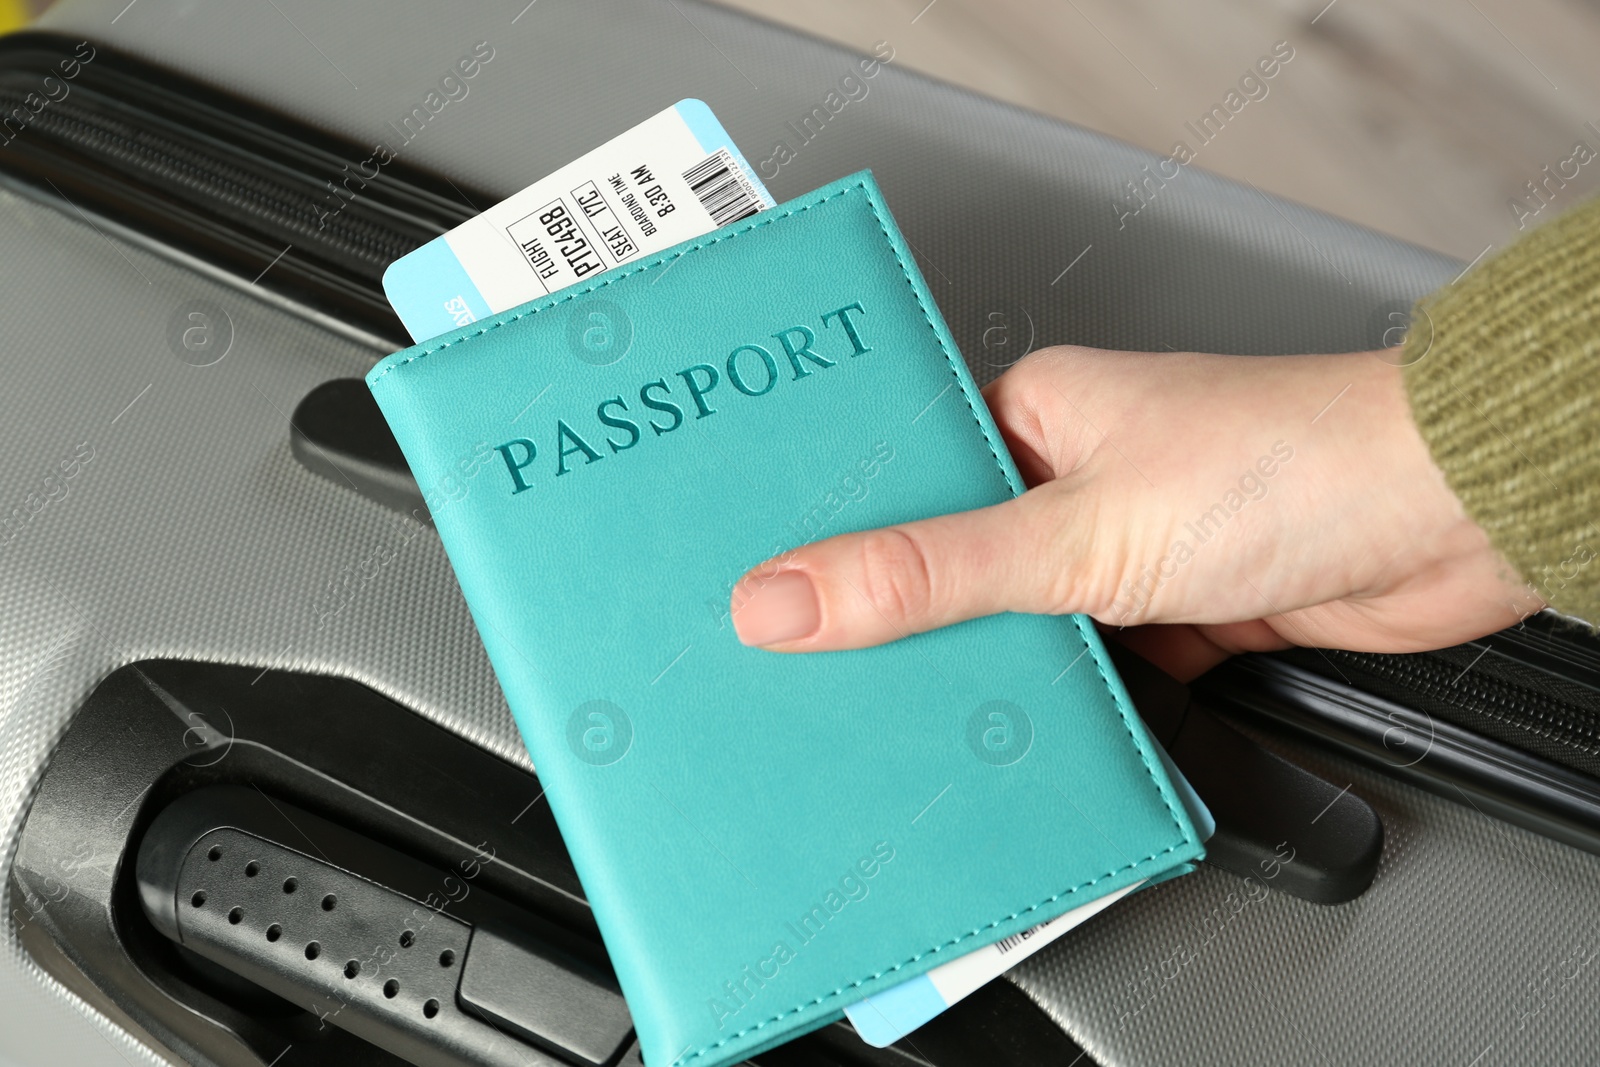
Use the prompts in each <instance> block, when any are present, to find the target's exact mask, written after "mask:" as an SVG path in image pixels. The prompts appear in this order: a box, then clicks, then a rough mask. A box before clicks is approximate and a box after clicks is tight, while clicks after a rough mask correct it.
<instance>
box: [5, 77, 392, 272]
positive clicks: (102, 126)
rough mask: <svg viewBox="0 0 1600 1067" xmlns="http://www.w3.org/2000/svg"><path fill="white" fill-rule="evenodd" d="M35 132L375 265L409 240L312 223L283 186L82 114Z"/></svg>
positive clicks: (59, 108)
mask: <svg viewBox="0 0 1600 1067" xmlns="http://www.w3.org/2000/svg"><path fill="white" fill-rule="evenodd" d="M21 103H22V97H21V96H20V95H18V94H17V93H16V92H15V91H14V90H11V91H6V90H0V107H3V108H4V109H5V110H7V111H9V110H10V109H11V107H12V106H13V105H21ZM29 125H30V126H33V127H37V128H38V129H39V130H40V131H41V132H45V133H48V134H51V135H53V136H55V137H57V138H59V139H60V140H63V141H66V142H68V143H71V144H73V145H75V146H78V147H80V148H83V149H85V150H87V151H88V152H89V153H90V154H92V155H95V156H98V157H100V158H103V159H113V160H117V161H120V162H121V163H124V164H127V165H130V166H132V167H133V168H136V169H138V170H139V171H142V172H144V173H145V174H147V175H151V176H154V177H156V178H158V179H161V180H162V184H164V185H166V186H167V187H169V188H172V187H177V188H180V189H182V190H185V191H187V192H190V193H195V194H198V195H200V196H203V197H205V198H207V199H211V200H215V201H221V202H223V203H226V204H229V205H231V206H233V207H235V208H239V209H242V210H244V211H247V212H249V213H250V214H253V215H255V216H256V217H258V218H260V219H261V220H263V221H264V222H265V223H267V224H269V225H271V226H274V227H276V228H278V229H281V230H284V231H287V232H288V233H290V234H292V235H295V236H297V237H299V238H301V239H303V240H305V241H306V243H308V244H313V245H317V246H321V247H323V248H325V249H331V250H334V251H336V252H341V253H343V254H345V255H347V256H353V257H355V258H357V259H360V260H363V261H366V262H369V263H372V264H374V265H378V266H382V265H386V264H388V263H390V262H392V261H393V260H394V259H396V258H398V257H399V256H402V255H404V254H405V253H406V252H409V251H411V249H412V247H414V242H411V241H409V240H407V239H406V238H405V237H403V236H401V235H399V234H397V233H395V232H394V231H393V230H390V229H388V228H386V227H383V226H381V225H379V224H376V223H373V222H371V221H370V220H367V219H362V218H359V217H355V216H351V215H347V214H345V213H344V212H337V213H329V214H328V215H326V216H325V217H324V218H323V219H322V220H321V222H322V225H319V220H318V216H317V214H316V210H315V208H316V207H317V206H318V205H317V202H316V201H315V200H313V199H312V198H311V197H308V196H306V195H305V194H303V193H301V192H299V191H298V190H295V189H293V188H291V187H289V186H288V185H286V184H284V183H281V182H275V181H273V180H271V179H269V178H265V177H263V176H261V175H260V174H258V173H253V172H251V171H249V170H246V169H245V168H242V167H239V166H237V165H235V164H232V163H229V162H227V161H225V160H220V159H217V158H216V157H215V156H213V155H210V154H207V153H205V152H203V151H199V150H196V149H194V148H192V147H190V146H187V145H184V144H181V143H178V142H176V141H173V140H171V139H169V138H167V137H163V136H161V135H160V134H155V133H150V132H147V131H142V130H136V129H134V128H133V127H131V126H128V125H127V124H125V123H123V122H120V121H118V120H116V119H113V118H108V117H106V116H103V115H90V114H86V113H85V112H84V110H83V109H82V108H75V107H72V106H71V105H67V104H64V103H63V104H57V105H54V106H53V107H51V108H49V109H47V110H45V111H43V112H41V113H40V114H38V115H36V116H35V117H34V118H33V119H32V120H31V121H30V123H29Z"/></svg>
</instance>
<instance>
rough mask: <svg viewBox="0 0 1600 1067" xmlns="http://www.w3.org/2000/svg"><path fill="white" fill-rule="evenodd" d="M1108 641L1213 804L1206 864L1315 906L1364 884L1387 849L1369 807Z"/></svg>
mask: <svg viewBox="0 0 1600 1067" xmlns="http://www.w3.org/2000/svg"><path fill="white" fill-rule="evenodd" d="M1106 647H1107V651H1108V652H1109V653H1110V655H1111V660H1112V662H1113V663H1114V664H1115V665H1116V668H1117V672H1118V673H1119V674H1120V675H1121V676H1122V681H1123V684H1124V685H1125V686H1126V687H1127V689H1128V695H1129V696H1130V697H1132V698H1133V704H1134V707H1136V708H1138V709H1139V714H1140V716H1141V717H1143V719H1144V721H1145V725H1146V726H1147V727H1148V728H1149V729H1150V732H1151V733H1152V734H1154V735H1155V737H1156V739H1157V740H1158V741H1160V742H1161V744H1162V746H1163V747H1165V748H1166V750H1167V754H1168V755H1169V756H1171V757H1172V761H1173V762H1174V763H1176V764H1177V765H1178V768H1179V769H1180V770H1181V771H1183V773H1184V775H1185V776H1186V777H1187V778H1188V779H1189V784H1190V785H1192V786H1194V788H1195V792H1197V793H1199V794H1200V799H1201V800H1203V801H1205V803H1206V806H1207V807H1208V808H1210V809H1211V815H1212V817H1213V818H1214V819H1215V820H1216V823H1217V831H1216V833H1215V834H1214V835H1213V836H1212V838H1211V840H1210V841H1209V842H1207V844H1206V862H1207V863H1209V864H1210V865H1212V866H1213V867H1220V868H1221V869H1223V870H1225V871H1229V872H1231V873H1233V874H1236V875H1238V876H1239V877H1241V878H1251V877H1253V878H1255V879H1256V880H1257V881H1263V880H1270V881H1271V883H1272V887H1273V888H1274V889H1279V890H1282V891H1283V892H1285V893H1288V894H1289V895H1290V896H1295V897H1299V898H1300V899H1302V900H1309V901H1311V902H1313V903H1316V904H1343V903H1345V902H1347V901H1351V900H1354V899H1355V898H1356V897H1358V896H1360V895H1361V894H1362V893H1363V892H1365V891H1366V888H1367V886H1369V885H1371V884H1372V879H1373V876H1374V875H1375V874H1377V871H1378V860H1379V859H1380V858H1381V857H1382V855H1383V820H1381V819H1380V818H1379V817H1378V813H1377V812H1376V811H1374V810H1373V809H1372V807H1371V805H1369V804H1368V803H1367V802H1366V801H1365V800H1362V799H1361V798H1360V797H1358V796H1356V795H1355V794H1354V793H1352V792H1350V790H1349V788H1348V787H1346V788H1344V789H1339V788H1337V787H1335V786H1334V785H1333V784H1332V783H1330V782H1328V781H1326V780H1325V779H1322V778H1319V777H1317V776H1316V775H1314V774H1312V773H1311V772H1310V771H1308V770H1306V769H1304V768H1303V767H1299V766H1297V765H1295V764H1293V763H1290V762H1289V761H1288V760H1286V759H1284V758H1282V757H1281V756H1278V755H1276V754H1274V753H1272V752H1268V751H1267V750H1266V749H1265V748H1263V747H1262V746H1261V745H1259V744H1257V743H1256V742H1255V741H1253V740H1251V739H1250V738H1248V737H1246V736H1245V735H1244V734H1242V733H1240V732H1239V731H1238V730H1236V729H1234V728H1233V727H1232V726H1230V725H1228V723H1226V722H1224V721H1223V720H1222V719H1221V718H1219V717H1218V716H1217V715H1216V714H1215V713H1214V712H1212V711H1211V710H1210V709H1208V708H1206V707H1205V706H1204V705H1203V704H1199V703H1197V702H1196V701H1195V700H1194V697H1193V695H1192V694H1191V693H1190V691H1189V687H1188V686H1186V685H1184V684H1183V683H1182V682H1179V681H1178V680H1177V679H1175V678H1173V677H1172V676H1171V675H1168V674H1166V673H1165V672H1164V671H1162V670H1161V669H1160V668H1158V667H1156V666H1155V664H1153V663H1151V662H1150V661H1149V660H1147V659H1144V658H1143V657H1142V656H1139V655H1138V654H1137V653H1134V652H1132V651H1130V650H1129V649H1127V648H1125V647H1124V646H1122V645H1121V644H1119V643H1117V642H1116V641H1114V640H1113V641H1108V642H1106Z"/></svg>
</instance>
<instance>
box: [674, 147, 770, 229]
mask: <svg viewBox="0 0 1600 1067" xmlns="http://www.w3.org/2000/svg"><path fill="white" fill-rule="evenodd" d="M683 180H684V181H686V182H688V183H689V189H690V190H691V191H692V192H693V193H694V195H695V196H696V197H697V198H698V199H699V201H700V206H701V207H703V208H705V209H706V213H707V214H708V215H710V216H711V221H712V222H713V223H715V224H716V225H718V226H726V225H727V224H728V223H730V222H738V221H739V220H740V219H742V218H746V217H748V216H750V215H754V214H755V213H756V212H758V211H760V210H761V198H760V197H759V196H758V195H757V194H756V191H755V190H754V189H752V188H750V186H749V185H748V184H747V183H746V182H745V180H744V175H743V174H742V173H741V172H740V170H739V165H738V164H737V163H735V162H734V160H733V154H732V153H731V152H729V151H728V150H727V149H726V148H719V149H717V150H716V151H715V152H713V153H711V154H710V155H709V156H707V157H706V158H705V159H702V160H701V161H700V162H698V163H696V164H695V165H694V166H692V167H690V168H689V169H688V170H686V171H684V172H683Z"/></svg>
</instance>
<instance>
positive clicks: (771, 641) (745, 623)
mask: <svg viewBox="0 0 1600 1067" xmlns="http://www.w3.org/2000/svg"><path fill="white" fill-rule="evenodd" d="M821 624H822V608H821V607H820V605H818V603H817V587H816V586H815V585H813V584H812V582H811V579H810V578H809V577H808V576H807V575H806V574H805V573H804V572H803V571H781V572H779V573H778V574H776V575H774V576H773V577H772V579H771V580H770V581H766V582H762V583H761V588H759V589H757V590H756V591H755V593H753V594H752V595H751V597H750V599H749V600H747V601H745V602H744V604H743V605H742V606H741V607H740V608H739V609H738V610H736V611H735V612H734V613H733V629H734V632H735V633H737V634H738V635H739V640H740V641H742V642H744V643H745V644H747V645H753V646H755V647H758V648H764V647H766V646H768V645H778V644H782V643H783V642H785V641H795V640H798V639H799V638H802V637H806V636H808V635H810V634H813V633H816V631H817V627H818V626H820V625H821Z"/></svg>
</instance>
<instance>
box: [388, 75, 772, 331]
mask: <svg viewBox="0 0 1600 1067" xmlns="http://www.w3.org/2000/svg"><path fill="white" fill-rule="evenodd" d="M772 206H773V200H772V196H771V194H769V193H768V192H767V190H766V188H765V187H764V186H763V185H762V184H761V181H760V179H758V178H757V177H756V174H755V171H753V170H752V169H751V168H750V165H749V163H747V162H746V161H745V159H744V156H742V155H741V154H740V153H739V150H738V148H737V147H735V146H734V144H733V142H732V140H731V139H730V138H729V137H728V134H727V131H725V130H724V129H723V128H722V124H721V123H720V122H718V121H717V118H716V116H715V115H713V114H712V113H711V109H710V108H709V107H707V106H706V105H705V104H704V103H702V102H701V101H699V100H681V101H679V102H678V103H677V104H675V105H673V106H672V107H669V108H667V109H666V110H665V111H662V112H660V113H659V114H657V115H654V116H652V117H651V118H648V119H646V120H645V121H644V122H641V123H640V124H639V125H637V126H635V127H633V129H631V130H629V131H627V132H626V133H623V134H621V135H619V136H617V137H615V138H613V139H612V140H610V141H607V142H606V143H605V144H603V145H601V146H600V147H599V148H596V149H594V150H593V151H592V152H589V153H588V154H587V155H585V156H582V157H581V158H579V159H576V160H574V161H573V162H571V163H568V164H567V165H566V166H564V167H562V168H561V169H560V170H558V171H556V172H555V173H554V174H551V175H549V176H548V177H546V178H542V179H540V180H539V181H537V182H534V183H533V184H532V185H530V186H528V187H527V188H526V189H524V190H522V191H521V192H520V193H516V194H514V195H512V196H511V197H509V198H508V199H506V200H503V201H501V202H500V203H498V204H496V205H495V206H494V207H491V208H489V209H488V210H487V211H484V212H483V213H482V214H480V215H478V216H477V217H476V218H473V219H470V220H468V221H467V222H464V223H462V224H461V225H460V226H457V227H456V228H455V229H453V230H451V231H450V232H448V233H446V234H444V235H443V236H441V237H437V238H435V239H433V240H432V241H429V242H428V243H427V244H425V245H423V246H422V247H421V248H418V249H417V250H416V251H414V252H411V253H409V254H407V255H405V256H402V257H401V258H400V259H397V260H395V261H394V262H393V263H392V264H390V265H389V269H388V270H387V271H385V272H384V276H383V288H384V292H385V293H386V294H387V295H388V297H389V303H390V304H391V305H393V307H394V309H395V312H396V313H397V314H398V315H399V316H400V321H401V322H403V323H404V324H405V327H406V329H407V330H408V331H409V332H410V333H411V337H412V339H413V340H416V341H422V340H426V339H427V338H430V337H434V336H437V335H438V334H441V333H444V332H445V331H446V330H450V329H454V328H456V327H458V326H465V325H468V324H469V323H472V322H475V321H477V320H478V319H481V318H485V317H487V316H489V315H493V314H495V313H496V312H500V311H505V310H507V309H508V308H514V307H516V306H518V305H519V304H525V303H527V302H528V301H530V300H537V299H538V298H539V297H541V296H544V295H546V294H547V293H554V292H556V291H557V290H560V289H564V288H566V287H567V286H569V285H572V284H574V283H576V282H580V281H583V280H584V279H586V278H592V277H594V276H595V275H598V274H600V273H602V272H604V271H607V270H610V269H611V268H613V267H617V266H621V265H623V264H628V263H637V262H640V261H641V260H643V259H644V258H645V257H646V256H649V255H650V254H651V253H653V252H658V251H660V250H661V249H663V248H668V247H670V246H672V245H675V244H678V243H680V242H682V241H687V240H691V239H692V238H695V237H699V236H700V235H701V234H703V233H709V232H711V231H712V230H714V229H717V228H718V227H720V226H726V225H727V224H728V223H730V222H735V221H737V220H738V219H742V218H744V217H746V216H747V215H753V214H755V213H756V212H758V211H761V210H763V209H765V208H769V207H772Z"/></svg>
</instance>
